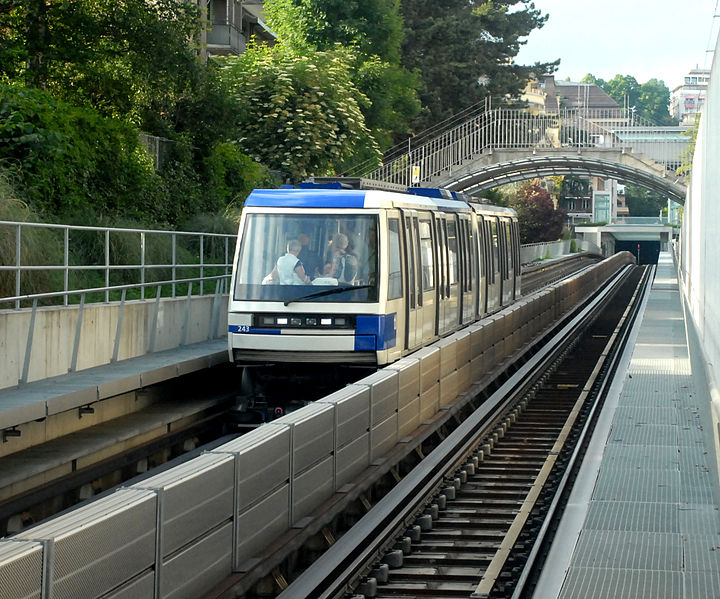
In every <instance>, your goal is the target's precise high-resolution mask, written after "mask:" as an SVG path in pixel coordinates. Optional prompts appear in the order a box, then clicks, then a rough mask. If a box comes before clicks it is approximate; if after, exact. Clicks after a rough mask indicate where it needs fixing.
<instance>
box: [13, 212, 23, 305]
mask: <svg viewBox="0 0 720 599" xmlns="http://www.w3.org/2000/svg"><path fill="white" fill-rule="evenodd" d="M21 252H22V224H18V226H17V229H16V230H15V295H16V296H19V295H20V279H21V278H22V277H21V273H22V258H21ZM15 309H16V310H19V309H20V300H15Z"/></svg>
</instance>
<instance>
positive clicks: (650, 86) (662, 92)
mask: <svg viewBox="0 0 720 599" xmlns="http://www.w3.org/2000/svg"><path fill="white" fill-rule="evenodd" d="M582 83H593V84H595V85H597V86H599V87H601V88H602V89H603V90H605V91H606V92H607V94H608V95H609V96H610V97H611V98H612V99H613V100H615V101H616V102H617V103H618V104H619V105H620V106H623V107H627V108H629V109H630V110H632V111H633V113H634V114H635V115H637V116H640V117H643V118H645V119H647V120H649V121H650V122H652V123H654V124H656V125H673V124H677V122H676V121H675V120H674V119H673V118H672V117H671V116H670V112H669V105H670V90H669V89H668V87H667V86H666V85H665V82H664V81H660V80H658V79H655V78H653V79H649V80H648V81H646V82H645V83H642V84H640V83H638V81H637V79H635V77H632V76H630V75H615V77H613V78H612V79H611V80H610V81H605V80H603V79H598V78H596V77H595V76H593V75H592V74H590V73H588V74H587V75H585V77H583V78H582Z"/></svg>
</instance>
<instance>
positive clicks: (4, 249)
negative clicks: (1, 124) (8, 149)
mask: <svg viewBox="0 0 720 599" xmlns="http://www.w3.org/2000/svg"><path fill="white" fill-rule="evenodd" d="M0 220H3V221H16V222H40V219H39V217H38V215H37V214H36V213H35V212H34V211H33V210H32V209H31V208H30V207H29V206H28V205H27V204H25V202H23V201H21V200H19V199H18V198H17V197H16V195H15V193H14V189H13V185H12V182H11V179H10V176H9V174H8V172H7V171H5V170H1V169H0ZM59 241H60V246H59V247H58V235H57V234H56V233H55V232H54V231H51V230H48V229H36V228H33V227H26V228H24V230H23V233H22V236H21V238H20V248H19V250H20V260H19V262H20V264H21V265H53V264H58V265H59V264H62V256H63V253H62V237H61V236H60V239H59ZM17 263H18V247H17V227H14V226H10V225H0V264H1V265H2V266H15V265H16V264H17ZM62 287H63V276H62V273H61V272H52V271H34V272H27V271H26V272H23V273H22V274H21V278H20V293H21V294H23V295H26V294H32V293H41V292H47V291H59V290H61V289H62ZM16 292H17V281H16V273H15V272H13V271H5V270H3V271H0V297H9V296H14V295H15V294H16ZM2 307H8V306H2Z"/></svg>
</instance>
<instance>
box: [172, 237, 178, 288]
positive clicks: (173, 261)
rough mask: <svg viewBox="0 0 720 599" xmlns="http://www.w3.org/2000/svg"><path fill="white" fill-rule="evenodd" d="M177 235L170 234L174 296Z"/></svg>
mask: <svg viewBox="0 0 720 599" xmlns="http://www.w3.org/2000/svg"><path fill="white" fill-rule="evenodd" d="M176 265H177V235H176V234H175V233H173V234H172V280H173V282H172V297H175V281H176V280H177V272H176Z"/></svg>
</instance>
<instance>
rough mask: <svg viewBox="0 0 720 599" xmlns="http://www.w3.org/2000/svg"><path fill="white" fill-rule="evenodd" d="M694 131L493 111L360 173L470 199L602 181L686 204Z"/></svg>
mask: <svg viewBox="0 0 720 599" xmlns="http://www.w3.org/2000/svg"><path fill="white" fill-rule="evenodd" d="M686 131H687V128H686V127H680V126H678V127H657V126H653V125H650V124H643V123H640V124H638V123H637V122H636V120H635V119H634V118H633V117H632V116H629V115H627V114H626V113H625V111H623V110H620V109H616V110H589V109H573V110H563V111H561V112H560V113H559V114H557V115H534V114H530V113H527V112H525V111H522V110H514V109H505V108H496V109H489V107H487V106H485V107H483V108H482V109H479V110H478V111H477V112H475V113H471V114H469V115H465V116H464V117H463V118H462V119H458V120H457V121H454V122H453V123H451V124H450V125H448V126H447V127H446V128H445V129H443V130H440V131H438V130H433V131H430V132H428V133H427V134H421V135H419V136H418V137H417V138H412V139H410V140H408V142H407V144H401V145H400V146H397V147H396V148H395V149H394V150H393V151H391V152H389V153H388V154H387V155H386V160H385V162H384V164H383V165H382V166H381V167H380V168H377V169H375V170H373V171H371V172H366V171H364V170H363V169H362V165H361V166H360V167H359V168H358V169H357V170H356V172H355V173H353V174H361V175H363V176H365V177H368V178H371V179H376V180H380V181H387V182H392V183H399V184H402V185H406V186H412V185H424V186H428V187H446V188H448V189H452V190H455V191H462V192H466V193H470V194H481V193H482V192H483V191H487V190H488V189H491V188H493V187H498V186H500V185H504V184H506V183H511V182H514V181H522V180H525V179H532V178H535V177H545V176H550V175H581V176H600V177H605V178H609V179H618V180H621V181H629V182H632V183H636V184H638V185H642V186H644V187H646V188H648V189H651V190H653V191H656V192H659V193H662V194H665V195H667V196H668V197H669V198H672V199H673V200H675V201H676V202H678V203H683V202H684V201H685V195H686V192H687V183H686V180H685V178H684V177H681V176H678V175H676V174H675V172H676V170H677V168H678V167H679V166H680V164H681V162H682V156H683V154H684V152H685V151H686V150H687V148H688V146H689V144H690V137H689V136H687V135H686V134H685V133H686Z"/></svg>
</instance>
